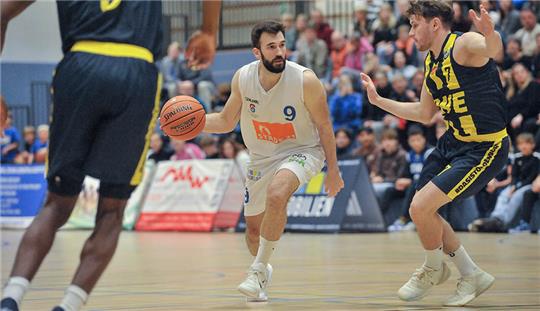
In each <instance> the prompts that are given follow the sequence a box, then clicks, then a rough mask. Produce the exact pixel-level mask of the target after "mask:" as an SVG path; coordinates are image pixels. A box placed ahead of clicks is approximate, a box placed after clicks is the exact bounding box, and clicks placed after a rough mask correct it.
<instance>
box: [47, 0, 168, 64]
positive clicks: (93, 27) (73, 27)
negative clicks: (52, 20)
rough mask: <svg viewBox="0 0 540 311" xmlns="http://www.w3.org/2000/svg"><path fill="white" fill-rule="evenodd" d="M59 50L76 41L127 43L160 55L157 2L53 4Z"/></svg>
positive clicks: (106, 0) (119, 0) (104, 0)
mask: <svg viewBox="0 0 540 311" xmlns="http://www.w3.org/2000/svg"><path fill="white" fill-rule="evenodd" d="M57 8H58V20H59V22H60V32H61V36H62V50H63V51H64V53H67V52H68V51H69V50H70V49H71V47H72V46H73V44H75V42H77V41H85V40H90V41H102V42H116V43H127V44H132V45H137V46H141V47H144V48H146V49H148V50H149V51H151V52H152V54H153V55H154V59H156V58H157V57H158V56H159V55H160V54H161V36H162V31H161V14H162V11H161V1H125V0H100V1H64V0H62V1H57Z"/></svg>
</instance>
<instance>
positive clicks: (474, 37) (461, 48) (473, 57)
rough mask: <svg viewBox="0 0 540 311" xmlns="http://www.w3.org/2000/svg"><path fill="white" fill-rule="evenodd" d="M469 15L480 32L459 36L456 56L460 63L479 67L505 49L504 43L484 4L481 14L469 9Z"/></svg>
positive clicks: (481, 7)
mask: <svg viewBox="0 0 540 311" xmlns="http://www.w3.org/2000/svg"><path fill="white" fill-rule="evenodd" d="M469 17H470V19H471V20H472V21H473V23H474V25H475V27H476V29H477V30H478V31H479V32H480V33H476V32H467V33H464V34H463V35H462V36H461V37H459V39H457V41H456V51H455V53H454V57H455V58H456V61H457V62H458V63H459V64H462V65H466V66H474V67H479V66H482V65H484V64H485V63H486V61H487V58H496V57H497V56H499V55H500V54H501V53H502V51H503V43H502V40H501V35H500V34H499V33H498V32H496V31H495V26H494V24H493V21H492V20H491V17H490V16H489V13H488V12H487V11H486V9H484V7H483V6H480V16H478V15H476V12H474V11H473V10H469Z"/></svg>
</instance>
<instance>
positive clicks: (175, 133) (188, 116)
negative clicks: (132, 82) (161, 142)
mask: <svg viewBox="0 0 540 311" xmlns="http://www.w3.org/2000/svg"><path fill="white" fill-rule="evenodd" d="M159 122H160V123H161V130H162V131H163V132H164V133H165V134H166V135H167V136H169V137H171V138H172V139H175V140H190V139H193V138H195V136H197V135H199V133H200V132H201V131H202V130H203V128H204V125H205V124H206V112H205V111H204V108H203V106H202V105H201V104H200V103H199V101H198V100H196V99H195V98H193V97H191V96H175V97H173V98H171V99H169V100H168V101H167V102H166V103H165V105H163V108H161V114H160V116H159Z"/></svg>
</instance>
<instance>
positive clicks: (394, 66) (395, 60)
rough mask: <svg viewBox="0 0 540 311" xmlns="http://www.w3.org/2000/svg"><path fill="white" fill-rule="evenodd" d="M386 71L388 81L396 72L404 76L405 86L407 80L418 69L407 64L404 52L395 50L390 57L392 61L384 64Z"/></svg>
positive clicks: (391, 79)
mask: <svg viewBox="0 0 540 311" xmlns="http://www.w3.org/2000/svg"><path fill="white" fill-rule="evenodd" d="M386 68H387V71H388V78H389V79H390V81H393V80H394V76H396V75H397V74H401V75H403V77H405V79H406V80H405V86H407V84H408V83H407V80H410V79H412V77H413V76H414V74H415V73H416V71H417V70H418V69H417V68H416V67H414V66H412V65H407V58H406V57H405V53H403V51H400V50H398V51H396V52H395V53H394V56H393V57H392V62H391V64H390V66H386Z"/></svg>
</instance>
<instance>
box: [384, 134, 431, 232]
mask: <svg viewBox="0 0 540 311" xmlns="http://www.w3.org/2000/svg"><path fill="white" fill-rule="evenodd" d="M407 136H408V137H407V141H408V144H409V148H410V149H411V150H410V151H409V152H408V153H407V164H408V166H407V170H406V171H405V174H404V175H403V176H402V178H399V179H398V180H396V182H395V187H394V189H392V190H393V191H392V192H391V193H390V194H388V195H389V196H391V197H392V196H393V197H400V195H401V193H403V196H404V200H403V202H402V204H401V216H400V217H399V218H398V219H396V221H395V222H394V223H393V224H392V225H390V226H389V227H388V231H391V232H392V231H413V230H415V228H416V227H415V225H414V223H413V222H412V220H411V215H409V207H410V206H411V202H412V198H413V196H414V194H415V193H416V187H417V185H418V180H419V179H420V174H421V172H422V169H423V168H424V163H425V162H426V159H427V157H428V156H429V154H430V153H431V152H432V151H433V147H431V146H429V145H427V141H426V137H425V135H424V132H423V130H422V128H420V127H419V126H413V127H411V128H409V131H408V135H407Z"/></svg>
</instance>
